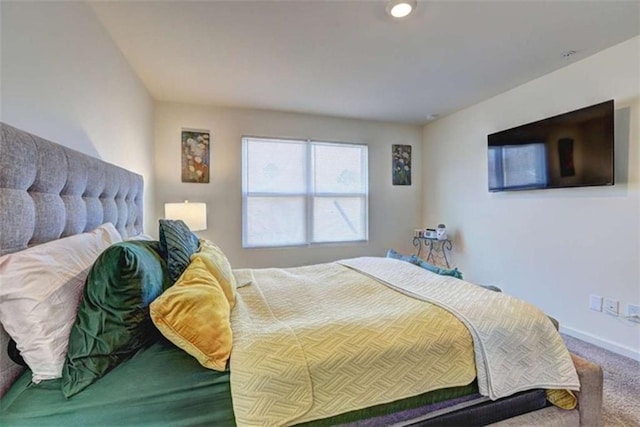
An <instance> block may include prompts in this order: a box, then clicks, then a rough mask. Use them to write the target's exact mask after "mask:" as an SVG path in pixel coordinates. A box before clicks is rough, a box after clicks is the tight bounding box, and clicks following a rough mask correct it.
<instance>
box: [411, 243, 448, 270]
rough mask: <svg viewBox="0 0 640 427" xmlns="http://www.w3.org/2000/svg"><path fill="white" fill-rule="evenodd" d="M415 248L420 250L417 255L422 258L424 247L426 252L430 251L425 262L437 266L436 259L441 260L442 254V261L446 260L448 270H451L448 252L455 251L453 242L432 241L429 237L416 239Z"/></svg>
mask: <svg viewBox="0 0 640 427" xmlns="http://www.w3.org/2000/svg"><path fill="white" fill-rule="evenodd" d="M413 246H415V247H416V248H418V253H417V254H416V255H417V256H420V253H421V252H422V247H423V246H424V249H425V251H426V250H427V249H428V250H429V252H428V253H427V256H426V258H425V261H427V262H428V263H431V264H434V265H437V261H436V257H438V258H439V256H438V254H439V253H441V254H442V259H444V263H445V264H446V265H447V268H451V266H450V265H449V259H448V258H447V251H449V252H451V251H452V250H453V242H452V241H451V240H449V239H447V240H438V239H431V238H429V237H414V238H413Z"/></svg>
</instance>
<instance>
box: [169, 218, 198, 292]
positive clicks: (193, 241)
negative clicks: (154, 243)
mask: <svg viewBox="0 0 640 427" xmlns="http://www.w3.org/2000/svg"><path fill="white" fill-rule="evenodd" d="M198 244H199V243H198V236H196V235H195V234H193V233H192V232H191V230H189V227H188V226H187V224H185V223H184V222H183V221H181V220H170V219H161V220H160V246H161V248H162V254H163V256H164V259H165V260H166V262H167V269H168V271H169V278H170V279H171V283H175V282H176V280H178V278H179V277H180V275H181V274H182V273H183V272H184V270H185V269H186V268H187V266H188V265H189V262H190V261H191V255H193V254H194V253H195V252H196V251H197V250H198Z"/></svg>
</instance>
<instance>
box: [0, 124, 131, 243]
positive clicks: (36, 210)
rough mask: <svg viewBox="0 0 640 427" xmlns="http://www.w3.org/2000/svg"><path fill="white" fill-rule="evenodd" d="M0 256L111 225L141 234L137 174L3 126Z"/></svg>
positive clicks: (0, 165)
mask: <svg viewBox="0 0 640 427" xmlns="http://www.w3.org/2000/svg"><path fill="white" fill-rule="evenodd" d="M1 127H2V132H1V136H2V140H1V145H0V153H1V156H0V219H2V223H1V225H0V255H2V254H5V253H10V252H16V251H19V250H22V249H25V248H26V247H28V246H33V245H37V244H39V243H44V242H48V241H50V240H55V239H59V238H60V237H66V236H70V235H73V234H78V233H82V232H85V231H90V230H92V229H94V228H95V227H97V226H98V225H100V224H102V223H103V222H112V223H113V224H114V225H115V226H116V229H117V230H118V231H119V232H120V233H121V234H122V235H123V237H127V236H129V235H135V234H139V233H141V232H142V218H141V215H142V194H143V179H142V177H141V176H140V175H138V174H135V173H133V172H129V171H127V170H125V169H122V168H120V167H117V166H114V165H112V164H109V163H106V162H103V161H101V160H99V159H95V158H92V157H89V156H87V155H85V154H82V153H79V152H77V151H74V150H71V149H69V148H66V147H64V146H62V145H58V144H55V143H53V142H50V141H47V140H45V139H43V138H40V137H38V136H35V135H32V134H30V133H28V132H24V131H21V130H19V129H16V128H14V127H12V126H9V125H7V124H4V123H2V124H1Z"/></svg>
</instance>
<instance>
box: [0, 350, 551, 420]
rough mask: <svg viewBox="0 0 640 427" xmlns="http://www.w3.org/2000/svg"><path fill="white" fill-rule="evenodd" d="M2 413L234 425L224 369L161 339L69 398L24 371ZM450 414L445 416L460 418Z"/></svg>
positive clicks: (436, 406) (406, 402)
mask: <svg viewBox="0 0 640 427" xmlns="http://www.w3.org/2000/svg"><path fill="white" fill-rule="evenodd" d="M528 393H529V394H530V395H533V394H534V393H533V392H528ZM537 393H538V394H537V395H536V397H537V401H538V403H535V404H534V405H535V408H534V406H532V403H531V400H532V399H529V400H527V402H526V405H525V406H522V407H521V408H518V407H515V406H513V405H511V404H509V405H506V406H507V407H508V408H509V411H508V412H504V413H503V414H502V415H503V417H505V416H506V417H508V416H512V415H510V414H512V413H522V412H524V411H529V410H533V409H538V407H541V406H540V402H539V401H540V396H542V402H544V392H543V391H537ZM479 398H480V396H479V394H478V393H477V385H476V384H475V383H472V384H469V385H467V386H462V387H452V388H448V389H443V390H437V391H433V392H430V393H425V394H422V395H419V396H415V397H412V398H408V399H403V400H401V401H396V402H392V403H388V404H384V405H378V406H374V407H371V408H366V409H363V410H359V411H353V412H349V413H346V414H341V415H338V416H335V417H332V418H329V419H324V420H317V421H313V422H310V423H306V424H304V425H305V426H328V425H338V424H353V425H367V426H373V425H389V424H390V423H392V422H395V421H397V420H398V419H400V418H403V417H407V416H409V415H410V416H412V417H417V416H420V415H424V414H428V413H432V412H433V411H439V412H438V414H441V413H449V412H451V410H452V409H456V408H457V406H456V405H462V406H469V405H470V404H469V403H466V402H471V406H472V407H473V408H475V409H472V410H470V409H468V408H465V409H463V410H462V413H469V414H471V415H467V417H469V416H471V417H472V419H475V418H478V417H481V416H482V415H478V412H477V411H478V410H480V411H484V412H481V414H482V413H493V412H495V410H494V409H492V408H491V407H490V408H489V409H487V408H485V409H484V410H483V409H482V407H483V406H485V405H486V404H487V403H486V398H481V399H479ZM520 400H523V399H522V398H521V399H520ZM525 400H526V399H525ZM465 403H466V405H465ZM489 403H490V404H495V402H489ZM516 403H517V402H516ZM542 406H544V403H542ZM502 407H505V403H503V404H502ZM447 408H450V409H447ZM494 408H495V407H494ZM522 408H526V409H522ZM470 411H471V412H470ZM474 411H475V412H474ZM518 411H520V412H518ZM458 412H460V411H458ZM0 413H1V415H0V424H1V425H3V426H18V425H19V426H36V425H38V426H41V425H65V426H80V425H82V426H88V425H103V426H104V425H163V426H184V425H215V426H233V425H235V421H234V414H233V406H232V402H231V390H230V382H229V372H228V371H227V372H216V371H213V370H209V369H204V368H202V367H201V366H200V365H199V364H198V362H197V361H196V360H195V359H194V358H192V357H191V356H189V355H188V354H186V353H185V352H184V351H182V350H180V349H179V348H177V347H175V346H174V345H173V344H171V343H169V342H168V341H166V340H164V339H160V340H158V341H157V342H156V343H154V344H152V345H151V346H150V347H148V348H146V349H143V350H141V351H139V352H138V353H137V354H136V355H135V356H134V357H133V358H132V359H130V360H128V361H126V362H124V363H122V364H121V365H119V366H117V367H116V368H115V369H114V370H113V371H111V372H110V373H109V374H108V375H106V376H105V377H103V378H102V379H100V380H99V381H98V382H97V383H95V384H94V385H93V386H92V387H89V388H87V389H86V390H84V391H83V392H82V393H80V394H78V395H76V396H74V397H73V398H71V399H65V398H64V397H63V396H62V393H61V391H60V380H51V381H44V382H42V383H40V384H38V385H35V384H32V383H31V381H30V373H29V372H26V373H25V374H23V375H22V376H21V377H20V378H19V379H18V381H17V382H16V383H15V384H14V385H13V387H12V388H11V389H10V390H9V392H8V393H7V394H6V395H5V396H4V397H3V398H2V400H0ZM455 414H456V412H453V415H450V416H454V417H455V416H459V414H458V415H455ZM440 416H443V415H440ZM438 419H439V418H436V419H435V420H431V421H428V422H431V423H433V422H437V420H438ZM455 419H457V418H454V420H455ZM467 419H468V418H467ZM478 419H482V418H478Z"/></svg>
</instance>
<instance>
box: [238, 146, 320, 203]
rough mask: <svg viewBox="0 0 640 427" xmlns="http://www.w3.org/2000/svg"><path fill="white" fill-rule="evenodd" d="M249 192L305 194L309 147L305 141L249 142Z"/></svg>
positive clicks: (247, 186)
mask: <svg viewBox="0 0 640 427" xmlns="http://www.w3.org/2000/svg"><path fill="white" fill-rule="evenodd" d="M244 140H245V143H246V146H245V156H246V158H245V167H246V173H247V182H246V184H247V185H246V187H245V191H247V192H252V193H256V192H258V193H271V192H275V193H288V194H291V193H298V194H300V193H304V192H305V191H306V185H307V175H306V168H307V160H306V159H307V146H306V143H304V142H301V141H283V140H277V139H273V140H267V139H256V138H245V139H244Z"/></svg>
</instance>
